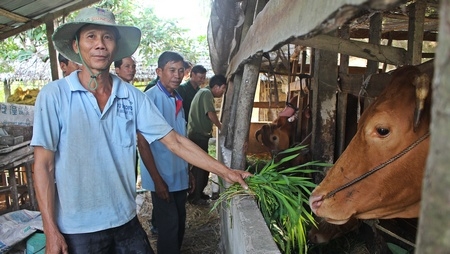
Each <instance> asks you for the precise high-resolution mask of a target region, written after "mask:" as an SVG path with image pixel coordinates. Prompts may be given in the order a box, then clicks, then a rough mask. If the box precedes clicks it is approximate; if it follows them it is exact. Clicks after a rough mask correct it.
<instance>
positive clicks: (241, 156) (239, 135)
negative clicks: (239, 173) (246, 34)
mask: <svg viewBox="0 0 450 254" xmlns="http://www.w3.org/2000/svg"><path fill="white" fill-rule="evenodd" d="M261 59H262V55H261V54H259V55H256V57H255V58H254V59H253V60H252V61H251V62H249V63H247V64H246V65H245V67H244V73H243V74H242V80H243V81H244V82H245V84H244V85H241V87H240V91H239V98H238V100H237V108H238V109H239V110H238V111H237V112H236V121H235V124H234V130H235V133H234V137H233V149H232V154H231V168H241V169H243V168H245V162H246V159H245V152H246V149H245V146H246V143H247V140H248V133H249V130H250V118H251V116H252V109H253V107H252V102H253V101H254V98H255V92H256V86H257V84H258V80H259V67H260V66H261Z"/></svg>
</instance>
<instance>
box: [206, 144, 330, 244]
mask: <svg viewBox="0 0 450 254" xmlns="http://www.w3.org/2000/svg"><path fill="white" fill-rule="evenodd" d="M305 147H306V146H297V147H293V148H290V149H287V150H285V151H284V152H283V153H285V154H294V155H290V156H287V157H285V158H283V159H282V160H280V161H279V162H277V163H275V162H274V161H273V160H272V161H270V162H269V163H267V164H266V165H265V166H264V167H263V168H262V169H261V170H260V171H259V172H258V173H255V174H254V175H253V176H251V177H248V178H247V179H246V180H245V181H246V183H247V184H248V187H249V189H248V190H244V189H242V187H241V186H240V185H239V184H233V185H231V186H230V187H229V188H228V189H226V190H225V191H224V192H222V193H221V194H220V197H219V199H218V200H217V201H216V203H215V204H214V206H213V208H212V209H215V208H217V206H218V205H219V204H220V203H222V202H227V204H228V205H229V204H230V202H231V199H232V198H233V197H236V196H239V195H252V196H254V198H255V200H256V202H257V203H258V206H259V208H260V210H261V213H262V215H263V217H264V219H265V221H266V224H267V226H268V227H269V229H270V231H271V233H272V236H273V239H274V240H275V242H276V243H277V245H278V247H279V248H280V249H281V250H282V252H283V253H304V252H306V226H307V225H315V221H314V218H313V216H312V214H311V211H310V210H309V206H308V197H309V195H310V194H311V190H312V189H313V188H314V187H315V184H314V183H313V181H312V179H311V177H310V174H311V173H314V172H318V170H317V167H329V166H330V164H327V163H321V162H317V161H311V162H308V163H305V164H302V165H297V166H294V167H290V168H280V167H279V166H280V165H282V164H283V163H285V162H288V161H290V160H292V159H294V158H295V157H296V156H297V155H298V153H299V152H300V151H301V150H302V149H305ZM247 170H248V169H247Z"/></svg>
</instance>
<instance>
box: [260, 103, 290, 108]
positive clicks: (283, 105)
mask: <svg viewBox="0 0 450 254" xmlns="http://www.w3.org/2000/svg"><path fill="white" fill-rule="evenodd" d="M285 106H286V104H285V103H278V105H277V104H275V103H273V102H272V103H271V102H268V101H254V102H253V108H284V107H285Z"/></svg>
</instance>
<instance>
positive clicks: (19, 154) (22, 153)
mask: <svg viewBox="0 0 450 254" xmlns="http://www.w3.org/2000/svg"><path fill="white" fill-rule="evenodd" d="M33 151H34V148H33V147H31V146H26V147H22V148H19V149H17V150H14V151H12V152H10V153H8V154H6V155H2V156H1V157H0V169H2V168H8V167H11V166H12V165H18V164H17V161H19V160H21V159H23V158H27V157H28V156H30V155H33Z"/></svg>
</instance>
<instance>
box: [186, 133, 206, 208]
mask: <svg viewBox="0 0 450 254" xmlns="http://www.w3.org/2000/svg"><path fill="white" fill-rule="evenodd" d="M189 139H190V140H191V141H192V142H194V143H195V144H196V145H198V146H199V147H200V148H201V149H203V151H205V152H206V153H208V142H209V137H200V136H191V137H189ZM191 171H192V175H193V176H194V180H195V189H194V192H193V193H192V194H191V195H190V196H189V199H190V200H193V201H196V200H199V199H200V198H201V196H202V194H203V190H204V189H205V187H206V186H207V185H208V180H209V178H208V177H209V172H208V171H205V170H203V169H201V168H199V167H196V166H192V169H191Z"/></svg>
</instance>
